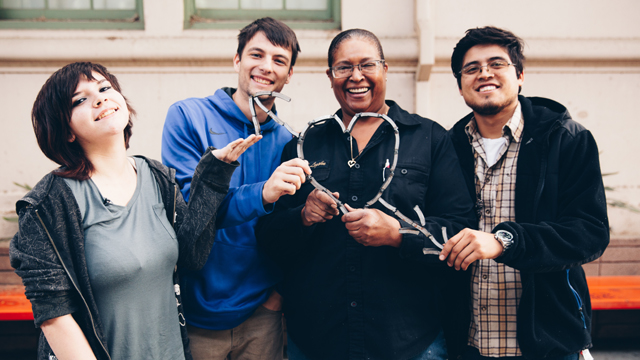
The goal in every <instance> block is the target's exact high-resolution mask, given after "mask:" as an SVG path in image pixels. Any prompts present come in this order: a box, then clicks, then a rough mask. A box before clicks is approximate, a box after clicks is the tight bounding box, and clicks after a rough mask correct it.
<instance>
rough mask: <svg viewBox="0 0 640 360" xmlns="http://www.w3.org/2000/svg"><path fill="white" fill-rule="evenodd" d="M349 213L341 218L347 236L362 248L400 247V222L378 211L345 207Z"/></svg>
mask: <svg viewBox="0 0 640 360" xmlns="http://www.w3.org/2000/svg"><path fill="white" fill-rule="evenodd" d="M345 206H346V208H347V210H349V213H347V214H345V215H343V216H342V221H343V222H344V223H345V226H346V227H347V230H348V231H349V235H351V237H353V238H354V239H355V240H356V241H357V242H359V243H360V244H362V245H364V246H383V245H389V246H393V247H400V244H401V243H402V234H400V222H399V221H398V220H396V219H395V218H393V217H391V216H389V215H387V214H385V213H383V212H382V211H380V210H378V209H354V208H352V207H351V206H349V205H346V204H345Z"/></svg>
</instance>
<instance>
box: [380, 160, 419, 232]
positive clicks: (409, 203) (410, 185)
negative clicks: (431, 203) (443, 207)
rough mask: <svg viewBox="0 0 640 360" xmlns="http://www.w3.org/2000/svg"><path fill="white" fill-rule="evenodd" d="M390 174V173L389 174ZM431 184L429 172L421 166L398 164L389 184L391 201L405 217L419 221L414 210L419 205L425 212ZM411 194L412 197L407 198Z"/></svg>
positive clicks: (388, 190)
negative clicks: (428, 189)
mask: <svg viewBox="0 0 640 360" xmlns="http://www.w3.org/2000/svg"><path fill="white" fill-rule="evenodd" d="M387 174H388V172H387ZM428 183H429V170H428V168H427V167H426V166H421V165H419V164H400V163H399V164H398V165H397V166H396V169H395V171H394V175H393V179H392V180H391V183H390V184H389V188H388V189H387V192H389V200H390V201H389V200H387V201H389V202H390V204H391V205H393V206H395V207H396V208H398V210H400V212H401V213H403V214H404V215H406V216H408V217H410V218H412V219H414V220H418V216H417V215H416V214H415V211H414V210H413V208H414V207H415V206H416V205H418V206H419V207H420V208H421V209H422V211H424V209H423V206H424V201H425V197H426V194H427V187H428V185H427V184H428ZM408 194H410V196H407V195H408ZM385 198H386V197H385Z"/></svg>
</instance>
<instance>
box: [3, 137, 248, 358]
mask: <svg viewBox="0 0 640 360" xmlns="http://www.w3.org/2000/svg"><path fill="white" fill-rule="evenodd" d="M211 149H213V148H210V149H208V150H207V151H206V152H205V155H203V157H202V159H201V160H200V163H199V164H198V167H197V168H196V171H195V174H194V178H193V185H192V186H191V199H192V200H191V201H190V202H189V205H188V206H187V204H186V203H185V202H184V200H183V199H182V194H181V193H180V189H179V188H178V185H177V183H176V182H175V179H174V174H175V171H174V170H173V169H169V168H167V167H166V166H164V165H162V164H161V163H160V162H158V161H155V160H150V159H146V158H144V159H145V160H146V161H147V162H148V163H149V167H150V168H151V171H152V173H153V174H154V176H155V179H156V181H157V183H158V186H159V188H160V191H161V193H162V199H163V202H164V204H165V210H166V213H167V218H168V220H169V222H170V223H171V224H173V225H174V228H175V230H176V234H177V236H178V242H179V258H178V266H186V267H187V268H191V269H197V268H200V267H202V266H203V265H204V263H205V262H206V260H207V258H208V255H209V251H210V250H211V246H212V245H213V240H214V235H215V231H216V229H215V222H216V221H215V220H216V211H217V209H218V206H219V205H220V203H221V202H222V200H223V199H224V197H225V195H226V193H227V191H228V189H229V181H230V179H231V175H232V174H233V171H234V170H235V168H236V167H237V165H238V163H237V162H236V163H234V164H227V163H224V162H222V161H220V160H218V159H216V158H215V157H214V156H213V155H212V154H211ZM16 212H17V213H18V214H19V217H20V227H19V231H18V233H17V234H16V235H15V236H14V237H13V239H12V240H11V245H10V253H9V254H10V258H11V266H12V267H13V268H15V269H16V273H17V274H18V275H20V277H22V281H23V283H24V285H25V288H26V291H25V294H26V296H27V298H28V299H29V300H30V301H31V306H32V309H33V315H34V320H35V324H36V326H40V325H41V324H42V323H43V322H44V321H46V320H49V319H52V318H55V317H59V316H63V315H67V314H73V317H74V319H75V320H76V322H77V323H78V325H79V326H80V328H81V329H82V331H83V333H84V335H85V337H86V338H87V340H88V341H89V344H90V345H91V348H92V350H93V352H94V354H95V355H96V357H97V358H98V359H99V360H102V359H110V356H109V354H108V351H107V341H108V339H106V338H105V335H104V333H103V329H102V323H101V321H100V317H99V316H98V311H97V306H96V303H95V299H94V297H93V292H92V290H91V284H90V283H89V275H88V272H87V265H86V259H85V252H84V232H83V231H82V218H81V215H80V210H79V209H78V204H77V202H76V200H75V197H74V195H73V193H72V192H71V189H70V188H69V187H68V186H67V184H66V182H65V181H64V180H63V179H62V178H60V177H58V176H56V175H54V173H50V174H48V175H46V176H45V177H44V178H43V179H42V180H40V182H38V184H37V185H36V186H35V187H34V188H33V190H32V191H30V192H29V193H28V194H27V195H25V197H23V198H22V199H21V200H19V201H18V202H17V204H16ZM174 282H175V283H176V284H177V276H175V273H174ZM177 289H178V288H177ZM176 296H177V297H178V302H179V303H180V304H181V303H182V302H181V301H180V298H179V291H176ZM178 311H179V319H178V320H179V321H180V323H181V325H184V317H183V316H182V308H181V306H179V309H178ZM181 332H182V340H183V344H184V348H185V358H186V359H187V360H189V359H191V352H190V350H189V346H188V338H187V336H186V328H185V327H184V326H181ZM50 355H53V352H52V351H51V348H50V347H49V344H48V343H47V341H46V339H45V338H44V335H41V337H40V343H39V346H38V359H41V360H48V359H50Z"/></svg>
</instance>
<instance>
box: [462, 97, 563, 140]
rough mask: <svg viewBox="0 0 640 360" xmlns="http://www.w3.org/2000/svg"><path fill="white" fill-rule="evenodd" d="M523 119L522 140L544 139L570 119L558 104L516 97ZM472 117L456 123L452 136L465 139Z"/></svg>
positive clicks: (542, 99) (470, 114)
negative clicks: (466, 128) (466, 129)
mask: <svg viewBox="0 0 640 360" xmlns="http://www.w3.org/2000/svg"><path fill="white" fill-rule="evenodd" d="M518 100H519V101H520V105H521V106H522V115H523V117H524V134H523V140H524V141H525V142H527V141H528V140H529V139H530V138H532V137H533V138H534V139H538V140H542V139H546V138H547V137H548V136H549V134H550V133H551V131H553V129H555V128H557V127H558V126H562V125H564V124H565V123H566V122H567V120H569V119H570V118H571V117H570V115H569V111H568V110H567V108H566V107H564V106H563V105H561V104H560V103H558V102H556V101H553V100H550V99H546V98H541V97H524V96H522V95H520V96H518ZM472 117H473V112H471V113H469V114H468V115H467V116H465V117H464V118H462V119H461V120H460V121H458V122H457V123H456V124H455V125H454V126H453V128H452V131H453V133H454V136H455V137H456V138H458V137H464V138H465V139H467V134H466V132H465V126H466V125H467V124H468V123H469V121H470V120H471V118H472Z"/></svg>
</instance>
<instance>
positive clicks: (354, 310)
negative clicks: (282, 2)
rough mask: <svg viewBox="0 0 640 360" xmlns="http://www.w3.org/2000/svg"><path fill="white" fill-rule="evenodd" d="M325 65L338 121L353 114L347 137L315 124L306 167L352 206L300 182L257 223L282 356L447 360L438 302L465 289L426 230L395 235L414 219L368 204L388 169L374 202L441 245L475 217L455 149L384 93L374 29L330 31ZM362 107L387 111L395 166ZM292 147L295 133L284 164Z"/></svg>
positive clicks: (378, 120) (384, 135)
mask: <svg viewBox="0 0 640 360" xmlns="http://www.w3.org/2000/svg"><path fill="white" fill-rule="evenodd" d="M328 65H329V68H328V69H327V76H328V78H329V82H330V84H331V87H332V89H333V93H334V95H335V97H336V99H337V100H338V103H339V104H340V109H339V110H338V111H337V113H336V116H337V117H338V118H339V119H340V120H339V121H341V122H342V123H343V125H344V128H348V127H349V125H351V122H352V121H356V123H355V124H353V125H352V131H351V133H350V134H345V133H343V130H342V127H341V126H340V125H339V124H338V123H337V121H331V120H327V121H325V122H324V123H322V124H317V125H316V126H314V127H312V128H310V130H308V131H307V132H306V134H305V137H304V143H303V150H304V155H305V159H306V160H308V161H309V164H310V167H311V169H312V174H311V175H312V176H313V177H314V178H315V179H316V180H317V181H318V182H319V183H320V184H321V185H323V186H324V187H326V188H327V189H329V190H330V191H332V192H333V195H334V196H335V197H336V198H338V199H339V200H340V201H341V202H342V203H345V204H346V209H347V212H348V213H347V214H342V213H341V212H340V211H339V207H338V206H337V204H336V202H335V201H334V200H332V199H331V197H330V196H329V195H328V194H326V193H324V192H322V191H319V190H315V189H314V188H313V186H312V185H311V184H310V182H309V181H307V182H306V183H305V184H304V185H303V187H302V188H301V189H300V190H299V191H298V192H297V193H296V194H295V195H289V196H285V197H283V198H281V199H280V200H279V201H278V203H276V207H275V209H274V211H273V213H272V214H270V215H267V216H265V217H263V218H261V220H260V221H259V224H258V230H257V234H258V241H259V243H260V245H261V246H262V247H263V248H264V249H265V250H266V251H267V252H268V253H269V254H270V255H271V256H272V257H273V258H274V259H276V261H278V262H279V263H280V264H281V265H282V266H283V268H284V273H285V280H284V282H283V284H282V287H281V290H282V295H283V298H284V305H283V309H284V313H285V317H286V319H287V331H288V335H289V339H288V345H287V347H288V353H289V359H292V360H300V359H330V358H332V359H360V358H367V359H445V358H447V346H446V345H445V339H444V336H443V333H444V332H443V327H444V326H448V325H452V326H451V327H452V328H454V326H453V325H454V324H456V321H455V317H456V315H455V313H454V314H449V313H448V312H446V311H445V309H446V308H445V305H451V306H454V305H455V304H454V302H453V301H451V299H450V297H453V296H454V295H457V294H454V293H452V292H450V291H448V290H446V291H445V288H446V286H448V285H450V286H451V287H452V288H454V289H455V286H456V285H457V286H459V287H460V290H459V293H460V294H464V293H465V291H464V290H466V289H467V288H465V287H464V285H461V280H460V279H457V276H456V275H458V274H456V272H455V271H453V270H451V269H450V268H448V267H447V266H446V264H444V263H443V262H440V261H439V260H438V253H439V250H440V249H439V248H438V247H437V246H436V245H435V244H434V243H432V241H431V240H430V239H428V238H427V237H426V236H425V235H424V234H422V233H418V234H415V233H413V234H409V233H400V229H401V228H405V229H413V228H412V227H410V226H409V225H408V224H407V223H406V222H404V221H401V220H399V219H398V218H397V217H396V216H394V215H393V212H392V210H390V209H388V208H387V207H385V206H383V205H382V204H381V203H380V202H376V203H374V204H373V205H372V206H370V207H368V208H365V204H366V203H367V202H368V201H369V200H371V199H372V198H374V196H375V195H376V194H377V193H378V192H379V190H380V188H381V186H382V185H383V183H384V182H385V181H386V179H387V178H388V177H390V176H392V175H393V178H392V180H391V182H390V184H389V186H388V188H387V189H386V190H385V191H384V192H383V195H382V199H384V201H386V202H387V203H389V204H390V205H391V206H393V207H395V208H397V210H399V211H400V212H401V213H403V214H405V215H407V216H408V217H410V218H411V219H413V221H414V222H417V223H422V224H423V226H424V228H426V229H427V230H428V231H429V232H430V233H431V235H432V237H434V238H435V239H436V241H437V242H438V243H439V244H442V243H444V241H445V236H447V237H448V236H453V235H454V234H456V233H457V232H458V231H459V229H462V228H464V227H465V226H472V225H473V223H474V213H473V210H472V209H473V204H472V201H471V199H470V198H469V195H468V191H467V190H466V187H465V185H464V181H463V179H462V173H461V171H460V167H459V164H458V159H457V157H456V154H455V151H454V150H453V147H452V145H451V142H450V140H449V137H448V136H447V133H446V131H445V129H444V128H442V127H441V126H440V125H438V124H437V123H435V122H433V121H431V120H429V119H425V118H423V117H420V116H418V115H415V114H410V113H408V112H407V111H405V110H403V109H402V108H401V107H400V106H399V105H398V104H397V103H395V102H394V101H392V100H385V96H386V87H387V74H388V71H389V64H387V63H386V61H385V58H384V53H383V50H382V46H381V45H380V42H379V40H378V38H377V37H376V36H375V35H374V34H373V33H371V32H369V31H367V30H362V29H352V30H346V31H343V32H342V33H340V34H338V35H337V36H336V37H335V38H334V39H333V41H332V42H331V46H330V47H329V53H328ZM362 112H373V113H378V114H385V115H387V116H388V117H389V118H391V120H392V121H393V123H394V124H395V125H396V126H397V128H398V131H399V136H400V141H399V148H398V149H397V150H398V162H397V166H396V168H395V172H394V174H391V170H392V169H391V164H392V163H393V159H394V153H395V151H396V145H397V144H396V140H395V132H394V128H393V126H392V124H390V123H389V122H388V121H386V120H385V119H384V118H382V117H379V116H371V117H362V116H356V115H357V114H359V113H362ZM354 119H355V120H354ZM296 156H297V151H296V140H293V141H292V142H291V143H289V144H288V145H287V147H286V148H285V150H284V152H283V156H282V161H286V160H288V159H291V158H294V157H296ZM465 192H466V193H467V194H465ZM416 207H417V209H418V210H419V211H416ZM418 212H419V213H420V215H419V214H418ZM422 215H423V216H424V218H423V220H422V221H421V216H422ZM416 232H417V231H416ZM467 292H468V291H467ZM465 306H466V303H465ZM465 309H466V307H465V308H461V309H459V312H460V313H462V312H463V311H464V310H465ZM455 329H456V330H458V333H457V335H458V336H454V335H453V334H454V333H453V332H449V331H447V334H446V335H447V338H449V337H450V338H451V339H452V342H450V346H449V350H450V352H451V353H454V354H455V351H457V349H458V348H460V347H463V346H464V345H466V344H459V343H458V342H457V341H460V342H464V341H465V340H466V330H467V329H460V328H458V327H455ZM447 330H448V329H447ZM449 335H451V336H449Z"/></svg>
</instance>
